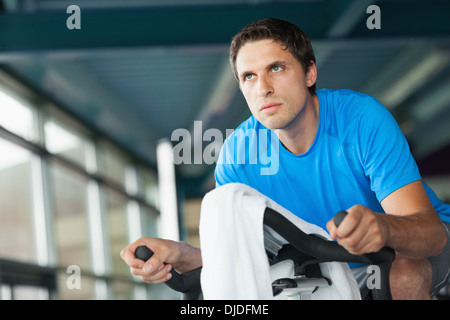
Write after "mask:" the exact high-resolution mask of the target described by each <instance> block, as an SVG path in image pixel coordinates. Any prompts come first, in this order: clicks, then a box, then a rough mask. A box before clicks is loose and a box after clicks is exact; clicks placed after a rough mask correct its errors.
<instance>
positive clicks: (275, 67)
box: [272, 66, 283, 72]
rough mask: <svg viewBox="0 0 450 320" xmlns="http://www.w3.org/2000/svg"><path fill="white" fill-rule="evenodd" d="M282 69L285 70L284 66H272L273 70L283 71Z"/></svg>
mask: <svg viewBox="0 0 450 320" xmlns="http://www.w3.org/2000/svg"><path fill="white" fill-rule="evenodd" d="M281 70H283V68H282V67H280V66H273V67H272V71H273V72H279V71H281Z"/></svg>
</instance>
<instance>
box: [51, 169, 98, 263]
mask: <svg viewBox="0 0 450 320" xmlns="http://www.w3.org/2000/svg"><path fill="white" fill-rule="evenodd" d="M50 164H51V166H50V174H51V180H52V189H53V196H52V199H53V203H54V213H55V237H56V246H57V252H58V257H59V265H60V266H63V267H67V266H69V265H77V266H79V267H80V268H81V270H90V269H91V259H90V246H89V225H88V219H87V200H86V199H87V181H86V179H85V178H84V177H83V176H80V175H78V174H77V173H75V172H73V171H71V170H69V169H67V168H65V167H64V166H62V165H59V164H58V163H53V162H52V163H50Z"/></svg>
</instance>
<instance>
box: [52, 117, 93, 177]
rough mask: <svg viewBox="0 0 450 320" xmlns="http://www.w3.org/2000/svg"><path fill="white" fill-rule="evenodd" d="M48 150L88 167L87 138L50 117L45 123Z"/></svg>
mask: <svg viewBox="0 0 450 320" xmlns="http://www.w3.org/2000/svg"><path fill="white" fill-rule="evenodd" d="M44 131H45V144H46V147H47V150H48V151H49V152H51V153H53V154H57V155H60V156H63V157H65V158H66V159H69V160H72V161H74V162H75V163H77V164H79V165H81V166H82V167H83V168H86V164H87V163H86V159H87V146H88V143H87V139H86V138H85V137H83V136H82V135H81V134H80V133H77V132H76V131H75V130H73V129H71V128H70V127H69V126H67V125H65V124H63V123H62V122H60V121H58V120H55V119H50V120H48V121H47V122H46V123H45V125H44Z"/></svg>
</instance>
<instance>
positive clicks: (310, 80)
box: [306, 60, 317, 88]
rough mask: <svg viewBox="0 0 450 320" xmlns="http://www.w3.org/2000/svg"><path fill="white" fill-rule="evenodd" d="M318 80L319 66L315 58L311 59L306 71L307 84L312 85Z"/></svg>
mask: <svg viewBox="0 0 450 320" xmlns="http://www.w3.org/2000/svg"><path fill="white" fill-rule="evenodd" d="M316 81H317V68H316V64H315V62H314V61H313V60H311V61H310V65H309V69H308V72H306V85H307V86H308V88H309V87H312V86H313V85H314V84H315V83H316Z"/></svg>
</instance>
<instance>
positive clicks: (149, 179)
mask: <svg viewBox="0 0 450 320" xmlns="http://www.w3.org/2000/svg"><path fill="white" fill-rule="evenodd" d="M139 182H140V186H141V189H142V193H143V196H144V199H145V200H146V201H147V202H148V203H149V204H150V205H152V206H154V207H155V208H159V198H158V176H157V174H156V172H155V171H153V170H149V169H141V170H140V172H139Z"/></svg>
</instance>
